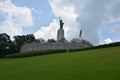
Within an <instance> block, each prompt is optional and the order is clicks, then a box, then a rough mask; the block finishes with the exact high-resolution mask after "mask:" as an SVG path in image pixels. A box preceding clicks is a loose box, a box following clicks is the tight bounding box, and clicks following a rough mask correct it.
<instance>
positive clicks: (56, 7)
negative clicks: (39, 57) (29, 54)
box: [35, 0, 80, 40]
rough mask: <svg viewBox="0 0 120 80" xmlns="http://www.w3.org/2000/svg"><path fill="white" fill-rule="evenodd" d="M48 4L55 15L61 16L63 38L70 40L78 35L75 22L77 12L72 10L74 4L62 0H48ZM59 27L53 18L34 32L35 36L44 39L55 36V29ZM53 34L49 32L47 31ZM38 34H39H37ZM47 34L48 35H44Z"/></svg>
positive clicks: (78, 28) (78, 30) (78, 29)
mask: <svg viewBox="0 0 120 80" xmlns="http://www.w3.org/2000/svg"><path fill="white" fill-rule="evenodd" d="M49 3H50V6H51V8H52V12H53V13H54V15H55V16H56V17H59V16H60V17H61V18H62V20H63V22H64V26H63V28H64V31H65V38H66V39H67V40H70V39H72V38H75V37H79V32H80V27H79V25H78V23H77V22H76V19H77V16H78V15H77V14H76V13H75V12H74V6H72V4H71V3H68V2H67V1H63V0H49ZM58 29H59V21H58V19H55V20H53V22H51V23H50V25H48V26H46V27H42V28H40V30H38V31H37V32H36V33H35V36H36V37H42V38H44V39H48V38H54V39H56V38H57V30H58ZM51 32H52V33H54V34H51V35H50V34H49V33H51ZM38 34H40V35H39V36H38ZM46 36H49V37H46Z"/></svg>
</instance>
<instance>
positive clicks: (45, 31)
mask: <svg viewBox="0 0 120 80" xmlns="http://www.w3.org/2000/svg"><path fill="white" fill-rule="evenodd" d="M57 24H58V22H57V20H56V19H54V20H53V21H52V22H51V23H50V24H49V27H40V29H39V30H38V31H37V32H35V33H34V35H35V37H36V38H44V39H46V40H47V39H51V38H53V39H56V35H55V34H57V29H58V25H57Z"/></svg>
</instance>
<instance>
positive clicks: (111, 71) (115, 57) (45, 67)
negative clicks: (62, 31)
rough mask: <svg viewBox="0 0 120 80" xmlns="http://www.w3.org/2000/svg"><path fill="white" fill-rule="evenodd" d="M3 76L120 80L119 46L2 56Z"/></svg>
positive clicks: (29, 79) (30, 79)
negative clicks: (36, 54)
mask: <svg viewBox="0 0 120 80" xmlns="http://www.w3.org/2000/svg"><path fill="white" fill-rule="evenodd" d="M0 80H120V47H111V48H103V49H95V50H88V51H80V52H72V53H63V54H62V53H61V54H52V55H44V56H37V57H30V58H18V59H0Z"/></svg>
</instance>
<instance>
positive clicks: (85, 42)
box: [80, 39, 93, 47]
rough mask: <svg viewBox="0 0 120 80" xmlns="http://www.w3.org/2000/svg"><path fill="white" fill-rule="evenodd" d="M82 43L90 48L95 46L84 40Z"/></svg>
mask: <svg viewBox="0 0 120 80" xmlns="http://www.w3.org/2000/svg"><path fill="white" fill-rule="evenodd" d="M80 43H82V44H85V45H87V46H90V47H91V46H93V44H91V43H90V42H89V41H87V40H84V39H81V40H80Z"/></svg>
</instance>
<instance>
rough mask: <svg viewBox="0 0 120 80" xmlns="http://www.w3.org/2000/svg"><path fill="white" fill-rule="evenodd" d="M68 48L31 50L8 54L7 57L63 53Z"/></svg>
mask: <svg viewBox="0 0 120 80" xmlns="http://www.w3.org/2000/svg"><path fill="white" fill-rule="evenodd" d="M63 52H66V50H65V49H64V50H43V51H31V52H22V53H16V54H10V55H6V56H5V58H21V57H31V56H38V55H46V54H55V53H63Z"/></svg>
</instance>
